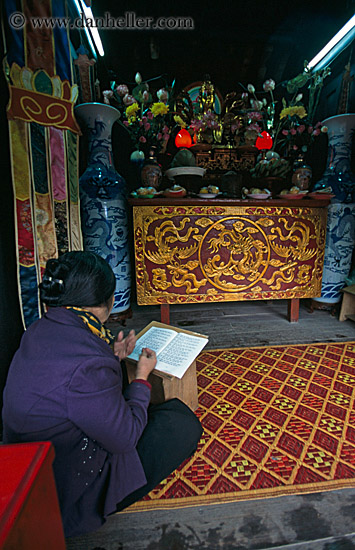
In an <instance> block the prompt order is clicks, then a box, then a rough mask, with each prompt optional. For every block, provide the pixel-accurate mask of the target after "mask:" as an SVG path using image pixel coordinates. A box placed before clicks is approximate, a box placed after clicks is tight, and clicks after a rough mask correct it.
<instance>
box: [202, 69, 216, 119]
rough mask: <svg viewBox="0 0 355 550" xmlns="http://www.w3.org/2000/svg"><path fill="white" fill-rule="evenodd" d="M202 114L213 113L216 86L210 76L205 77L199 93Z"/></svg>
mask: <svg viewBox="0 0 355 550" xmlns="http://www.w3.org/2000/svg"><path fill="white" fill-rule="evenodd" d="M199 104H200V112H201V113H207V111H213V110H214V109H213V106H214V85H213V84H212V82H211V80H210V75H208V74H207V75H206V76H205V81H204V82H203V83H202V85H201V88H200V93H199Z"/></svg>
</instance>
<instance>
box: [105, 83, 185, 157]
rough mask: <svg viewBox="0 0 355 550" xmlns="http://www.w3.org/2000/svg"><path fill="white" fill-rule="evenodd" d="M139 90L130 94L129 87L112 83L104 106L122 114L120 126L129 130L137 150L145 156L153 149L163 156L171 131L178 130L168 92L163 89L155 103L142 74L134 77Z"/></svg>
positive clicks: (107, 91)
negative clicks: (115, 108)
mask: <svg viewBox="0 0 355 550" xmlns="http://www.w3.org/2000/svg"><path fill="white" fill-rule="evenodd" d="M135 83H136V86H135V87H134V89H133V90H132V92H130V90H129V88H128V86H127V85H126V84H118V85H116V82H114V81H113V82H111V89H110V90H105V91H104V92H103V98H104V103H108V104H110V103H111V102H114V103H115V106H116V107H117V108H118V109H119V111H120V112H121V123H122V124H123V125H124V126H125V128H126V129H127V130H128V132H129V134H130V137H131V139H132V141H133V144H134V146H135V148H136V149H137V150H140V151H143V152H144V153H145V155H146V154H147V153H149V151H150V150H151V149H152V148H154V149H155V150H156V152H157V153H159V152H164V151H165V149H166V145H167V142H168V141H169V138H170V134H171V130H172V128H173V127H174V126H176V124H177V122H176V121H174V115H176V113H175V112H174V111H171V109H170V105H169V98H170V97H171V91H170V92H169V91H168V90H166V89H165V88H160V89H159V90H158V91H157V92H156V93H155V96H156V100H155V101H153V96H152V93H151V92H150V89H149V84H148V82H143V81H142V77H141V75H140V73H137V74H136V76H135Z"/></svg>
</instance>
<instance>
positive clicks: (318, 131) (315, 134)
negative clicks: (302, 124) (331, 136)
mask: <svg viewBox="0 0 355 550" xmlns="http://www.w3.org/2000/svg"><path fill="white" fill-rule="evenodd" d="M319 134H320V128H317V129H316V130H314V131H313V132H312V136H319Z"/></svg>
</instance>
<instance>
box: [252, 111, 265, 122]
mask: <svg viewBox="0 0 355 550" xmlns="http://www.w3.org/2000/svg"><path fill="white" fill-rule="evenodd" d="M248 116H249V118H251V120H262V118H263V115H262V114H261V113H259V112H258V111H252V112H251V113H249V114H248Z"/></svg>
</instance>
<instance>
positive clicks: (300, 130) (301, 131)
mask: <svg viewBox="0 0 355 550" xmlns="http://www.w3.org/2000/svg"><path fill="white" fill-rule="evenodd" d="M305 129H306V127H305V125H304V124H300V125H299V126H298V128H297V132H298V133H299V134H303V132H304V131H305Z"/></svg>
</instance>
